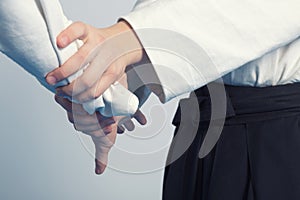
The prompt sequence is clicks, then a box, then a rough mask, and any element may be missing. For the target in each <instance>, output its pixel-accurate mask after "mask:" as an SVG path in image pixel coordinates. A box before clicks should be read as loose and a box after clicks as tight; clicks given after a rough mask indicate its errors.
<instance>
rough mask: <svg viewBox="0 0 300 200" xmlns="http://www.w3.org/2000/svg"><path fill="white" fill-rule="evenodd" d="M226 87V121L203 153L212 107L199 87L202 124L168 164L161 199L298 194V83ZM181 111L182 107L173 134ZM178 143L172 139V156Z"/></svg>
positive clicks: (286, 198) (290, 198)
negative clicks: (200, 157)
mask: <svg viewBox="0 0 300 200" xmlns="http://www.w3.org/2000/svg"><path fill="white" fill-rule="evenodd" d="M225 89H226V94H227V105H228V106H227V117H226V119H225V125H224V128H223V130H222V134H221V137H220V139H219V140H218V142H217V144H216V145H215V147H214V148H213V150H212V151H211V152H210V153H209V155H208V156H206V157H205V158H203V159H199V156H198V153H199V150H200V147H201V144H202V142H203V139H204V137H205V135H206V132H207V128H208V125H209V123H210V121H209V120H207V117H205V116H209V113H207V112H209V111H210V110H211V105H210V98H209V96H210V95H209V92H208V90H207V87H203V88H200V89H198V90H197V91H195V94H196V96H197V98H198V100H199V101H198V102H199V107H200V120H199V124H198V125H199V127H198V129H197V133H196V136H195V138H194V140H193V142H192V144H191V145H190V146H189V148H188V149H187V150H186V151H185V152H184V153H183V154H182V156H180V157H179V159H177V160H176V161H175V162H172V163H171V164H170V165H168V166H166V168H165V175H164V183H163V200H299V199H300V84H299V83H296V84H287V85H281V86H273V87H264V88H255V87H242V86H241V87H238V86H228V85H226V86H225ZM189 100H190V99H184V100H183V102H184V103H186V104H189V103H188V102H189ZM190 109H193V108H192V107H191V108H190ZM203 110H204V112H206V113H203V114H202V113H201V111H203ZM180 116H183V115H181V114H180V109H178V111H177V114H176V116H175V118H174V120H173V124H174V125H175V126H176V130H175V136H176V134H178V133H179V131H180V129H179V127H180V125H181V123H182V121H183V120H182V119H180ZM201 116H204V118H203V117H201ZM190 125H191V126H193V124H190ZM187 126H189V125H188V124H187ZM181 134H183V135H184V134H186V135H187V136H188V135H189V134H191V133H188V132H186V133H181ZM180 145H182V144H181V142H180V141H178V140H177V141H176V142H174V141H173V142H172V144H171V147H170V150H169V155H168V160H169V159H170V158H171V157H172V154H173V152H174V149H176V148H178V147H180Z"/></svg>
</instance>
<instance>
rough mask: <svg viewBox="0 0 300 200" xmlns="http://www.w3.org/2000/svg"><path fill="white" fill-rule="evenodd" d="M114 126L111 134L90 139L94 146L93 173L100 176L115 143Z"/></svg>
mask: <svg viewBox="0 0 300 200" xmlns="http://www.w3.org/2000/svg"><path fill="white" fill-rule="evenodd" d="M115 138H116V126H115V127H113V132H112V133H110V134H108V135H106V136H101V137H92V139H93V142H94V144H95V150H96V152H95V173H96V174H98V175H100V174H103V172H104V171H105V169H106V166H107V162H108V153H109V151H110V149H111V148H112V146H113V144H114V143H115Z"/></svg>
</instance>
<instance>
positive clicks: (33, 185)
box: [0, 0, 177, 200]
mask: <svg viewBox="0 0 300 200" xmlns="http://www.w3.org/2000/svg"><path fill="white" fill-rule="evenodd" d="M61 3H62V4H63V7H64V10H65V12H66V14H67V16H68V17H69V18H70V19H72V20H80V21H84V22H86V23H89V24H92V25H94V26H96V27H104V26H108V25H111V24H113V23H114V22H116V20H117V18H118V17H119V16H121V15H123V14H126V13H128V12H129V11H130V10H131V8H132V6H133V5H134V3H135V1H134V0H126V1H124V0H109V1H108V0H85V1H74V0H73V1H72V0H61ZM0 67H1V74H2V78H1V80H0V91H1V100H0V110H1V112H0V124H1V140H0V158H1V161H0V162H1V164H0V199H3V200H17V199H22V200H32V199H39V200H54V199H57V200H69V199H72V200H79V199H85V200H96V199H104V200H120V199H125V200H127V199H130V200H135V199H136V200H138V199H144V200H159V199H161V192H162V177H163V170H162V169H160V170H156V171H155V172H148V173H142V174H132V173H125V172H121V171H118V170H115V169H111V168H108V169H107V170H106V172H105V174H103V175H101V176H96V175H94V173H93V172H94V158H93V156H91V155H90V154H89V153H88V151H87V150H86V148H85V147H84V146H86V147H87V149H88V150H90V151H91V152H93V145H92V143H91V142H90V140H89V137H87V136H83V135H81V134H80V133H77V132H76V131H75V130H74V129H73V127H72V125H71V124H70V123H69V122H68V120H67V117H66V113H65V111H64V110H63V109H62V108H60V107H59V106H58V105H57V104H56V103H55V102H54V98H53V94H51V93H50V92H48V91H47V90H46V89H44V88H42V87H41V86H40V85H39V84H38V83H37V81H36V80H35V79H34V78H33V77H31V76H30V75H29V74H27V73H26V72H25V71H24V70H21V68H20V67H19V66H17V65H16V64H15V63H13V62H12V61H10V60H9V59H7V58H6V57H5V56H3V55H1V54H0ZM176 105H177V99H175V100H173V101H172V102H170V103H168V104H166V105H163V106H162V105H161V104H160V103H159V102H158V100H157V99H156V98H155V97H152V98H150V100H149V101H148V102H147V104H146V105H145V106H144V107H143V111H145V113H146V114H147V116H148V120H149V123H148V125H147V126H146V127H145V128H140V127H137V129H136V131H135V132H134V133H130V134H131V135H135V136H139V135H142V136H146V137H147V136H151V135H152V136H153V137H151V138H150V139H136V138H132V137H129V136H128V135H122V136H120V137H118V139H117V143H116V146H117V147H121V148H122V149H125V150H128V151H131V152H136V153H139V152H150V151H153V150H155V149H157V148H160V147H161V146H166V145H169V143H170V139H171V137H172V134H173V130H174V127H173V126H172V125H171V123H170V121H171V119H172V116H173V114H174V112H175V108H176ZM158 127H163V128H162V129H159V128H158ZM79 135H80V138H81V140H80V139H79ZM82 141H84V145H82V143H81V142H82ZM162 154H163V156H164V157H165V155H166V152H163V153H162ZM110 159H114V160H121V158H118V154H117V153H116V154H114V151H112V153H111V155H110ZM122 162H123V163H119V165H118V169H119V170H122V165H123V164H124V166H125V165H126V164H128V163H129V164H131V165H132V166H133V165H135V164H137V163H131V162H132V161H131V160H130V159H128V160H124V159H123V160H122ZM151 162H160V165H161V166H162V165H163V162H161V161H159V160H157V161H156V160H152V161H151ZM127 167H128V166H127ZM133 170H134V169H133Z"/></svg>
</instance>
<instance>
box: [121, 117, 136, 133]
mask: <svg viewBox="0 0 300 200" xmlns="http://www.w3.org/2000/svg"><path fill="white" fill-rule="evenodd" d="M123 125H124V126H125V128H126V129H127V130H128V131H133V130H134V129H135V125H134V123H133V122H132V120H131V119H129V120H126V121H124V122H123Z"/></svg>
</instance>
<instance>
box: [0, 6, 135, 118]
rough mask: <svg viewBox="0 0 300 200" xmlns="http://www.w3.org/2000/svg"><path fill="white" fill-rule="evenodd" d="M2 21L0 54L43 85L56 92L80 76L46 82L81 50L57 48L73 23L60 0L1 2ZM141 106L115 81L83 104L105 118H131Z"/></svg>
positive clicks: (71, 47) (79, 73)
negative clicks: (100, 93)
mask: <svg viewBox="0 0 300 200" xmlns="http://www.w3.org/2000/svg"><path fill="white" fill-rule="evenodd" d="M0 20H1V26H0V35H1V37H0V51H1V52H3V53H4V54H5V55H7V56H8V57H9V58H11V59H12V60H14V61H15V62H16V63H18V64H19V65H20V66H22V68H24V69H25V70H26V71H27V72H29V73H30V74H32V75H34V76H35V77H36V78H37V79H38V81H39V82H40V83H41V84H42V85H43V86H45V87H46V88H48V89H49V90H51V91H52V92H54V91H55V90H54V89H55V87H58V86H62V85H66V84H68V83H70V82H72V81H73V80H74V79H76V78H77V77H78V76H80V75H81V73H82V71H79V72H78V73H76V74H75V75H72V76H70V77H68V78H67V79H66V80H63V81H61V82H60V83H58V84H57V85H56V86H55V87H53V86H50V85H48V84H47V82H46V81H45V76H46V75H47V74H48V73H49V72H50V71H52V70H54V69H55V68H56V67H58V66H59V65H61V64H63V63H64V62H65V61H66V60H67V59H68V58H70V57H71V56H72V55H73V54H74V53H76V51H77V50H78V48H79V44H77V43H72V44H71V45H69V46H68V47H67V48H64V49H59V48H58V47H57V46H56V36H57V35H58V34H59V33H60V32H61V31H62V30H63V29H65V28H66V27H67V26H68V25H69V24H70V21H68V20H67V18H66V17H65V16H64V14H63V11H62V8H61V5H60V3H59V1H58V0H51V1H49V0H27V1H19V0H1V1H0ZM12 77H13V75H12ZM138 104H139V102H138V99H137V97H136V96H135V95H133V94H132V93H131V92H130V91H128V90H127V89H126V88H124V87H123V86H122V85H121V84H119V83H118V82H116V83H115V84H113V85H111V86H110V87H109V88H108V90H106V91H105V92H104V94H103V96H100V97H99V98H97V99H95V100H93V101H90V102H87V103H84V104H83V107H84V109H85V110H86V111H87V112H89V113H90V114H92V113H94V112H95V111H99V112H101V113H102V114H103V115H105V116H112V115H132V114H134V113H135V112H136V110H137V108H138Z"/></svg>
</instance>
